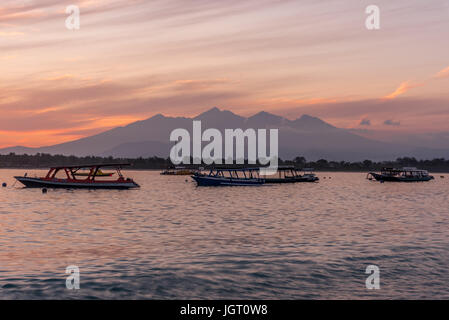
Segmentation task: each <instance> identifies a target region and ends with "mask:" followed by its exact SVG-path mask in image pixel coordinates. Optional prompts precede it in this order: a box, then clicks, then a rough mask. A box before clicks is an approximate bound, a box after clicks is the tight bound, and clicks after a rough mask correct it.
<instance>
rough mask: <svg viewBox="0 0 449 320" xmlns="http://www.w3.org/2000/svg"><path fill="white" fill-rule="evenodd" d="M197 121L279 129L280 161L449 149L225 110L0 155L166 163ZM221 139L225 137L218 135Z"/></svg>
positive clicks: (425, 155) (314, 121)
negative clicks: (174, 136) (175, 137)
mask: <svg viewBox="0 0 449 320" xmlns="http://www.w3.org/2000/svg"><path fill="white" fill-rule="evenodd" d="M193 120H201V122H202V128H203V130H205V129H207V128H216V129H219V130H220V131H222V132H224V129H236V128H242V129H247V128H254V129H270V128H277V129H279V155H280V157H281V158H283V159H293V158H294V157H296V156H303V157H305V158H306V159H308V160H318V159H327V160H334V161H361V160H365V159H370V160H375V161H380V160H393V159H396V158H398V157H404V156H413V157H416V158H418V159H429V158H438V157H446V158H449V150H448V149H434V148H426V147H420V146H409V145H402V144H397V143H387V142H381V141H377V140H373V139H369V138H366V137H362V136H360V135H358V134H356V133H354V132H352V131H351V130H348V129H342V128H337V127H335V126H332V125H330V124H329V123H326V122H325V121H323V120H321V119H319V118H316V117H312V116H309V115H303V116H301V117H300V118H298V119H296V120H289V119H286V118H284V117H281V116H277V115H274V114H271V113H268V112H264V111H262V112H259V113H257V114H255V115H253V116H251V117H242V116H239V115H236V114H235V113H233V112H231V111H227V110H220V109H218V108H216V107H215V108H212V109H210V110H208V111H206V112H204V113H202V114H200V115H198V116H196V117H194V118H186V117H166V116H164V115H162V114H157V115H155V116H153V117H151V118H149V119H146V120H142V121H137V122H133V123H131V124H129V125H127V126H124V127H117V128H114V129H111V130H108V131H105V132H102V133H100V134H96V135H93V136H90V137H86V138H82V139H78V140H75V141H70V142H66V143H62V144H57V145H52V146H46V147H40V148H28V147H22V146H17V147H10V148H4V149H0V154H9V153H11V152H13V153H16V154H36V153H48V154H62V155H76V156H89V155H92V156H113V157H122V158H138V157H151V156H159V157H164V158H166V157H168V155H169V151H170V148H171V147H172V146H173V143H172V142H170V141H169V137H170V133H171V132H172V130H174V129H177V128H185V129H187V130H188V131H190V132H191V131H192V121H193ZM223 136H224V135H223Z"/></svg>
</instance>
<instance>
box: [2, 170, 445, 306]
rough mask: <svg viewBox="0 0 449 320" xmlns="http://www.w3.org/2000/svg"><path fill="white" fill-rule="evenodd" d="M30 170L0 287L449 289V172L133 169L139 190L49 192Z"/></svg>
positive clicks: (53, 291) (262, 291)
mask: <svg viewBox="0 0 449 320" xmlns="http://www.w3.org/2000/svg"><path fill="white" fill-rule="evenodd" d="M28 171H29V174H31V173H34V172H36V173H39V172H38V171H32V170H28ZM23 173H24V170H0V182H3V181H5V182H7V183H8V187H7V188H0V298H2V299H16V298H18V299H25V298H26V299H28V298H31V299H50V298H57V299H86V298H89V299H92V298H101V299H105V298H107V299H108V298H111V299H129V298H131V299H175V298H176V299H221V298H225V299H242V298H248V299H252V298H256V299H316V298H322V299H328V298H334V299H343V298H354V299H380V298H381V299H383V298H393V299H410V298H424V299H430V298H434V299H443V298H445V299H449V269H448V267H449V205H448V191H449V176H447V175H446V178H445V179H441V178H440V175H435V176H436V179H435V181H432V182H428V183H410V184H397V183H384V184H381V183H378V182H372V181H368V180H366V179H365V174H362V173H318V176H319V177H320V178H321V181H320V182H319V183H316V184H307V183H298V184H291V185H272V186H262V187H223V188H198V187H196V186H195V184H194V183H193V182H192V181H191V179H190V177H167V176H160V175H159V173H158V172H128V173H127V175H128V176H131V177H134V178H135V179H136V180H137V182H138V183H140V184H141V186H142V188H141V189H140V190H130V191H101V190H92V191H87V190H49V191H48V193H47V194H42V192H41V190H33V189H22V188H21V187H19V185H18V184H16V186H14V187H13V186H12V184H13V183H14V179H13V178H12V177H13V176H14V175H17V174H23ZM41 174H43V172H42V173H41ZM323 177H326V179H323ZM329 177H332V178H331V179H329ZM371 264H374V265H377V266H378V267H379V268H380V286H381V288H380V290H367V289H366V287H365V280H366V278H367V276H368V275H367V274H365V269H366V267H367V266H368V265H371ZM69 265H76V266H78V267H79V268H80V280H81V283H80V286H81V289H80V290H76V291H71V290H68V289H66V277H67V275H66V274H65V270H66V267H67V266H69Z"/></svg>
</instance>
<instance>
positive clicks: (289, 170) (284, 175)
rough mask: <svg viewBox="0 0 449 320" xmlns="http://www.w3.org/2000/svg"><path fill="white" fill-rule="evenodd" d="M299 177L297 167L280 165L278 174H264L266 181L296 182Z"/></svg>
mask: <svg viewBox="0 0 449 320" xmlns="http://www.w3.org/2000/svg"><path fill="white" fill-rule="evenodd" d="M298 177H299V175H298V172H297V170H296V169H295V167H279V168H278V169H277V173H276V174H274V175H269V176H263V178H264V179H265V183H295V182H298V180H297V179H298Z"/></svg>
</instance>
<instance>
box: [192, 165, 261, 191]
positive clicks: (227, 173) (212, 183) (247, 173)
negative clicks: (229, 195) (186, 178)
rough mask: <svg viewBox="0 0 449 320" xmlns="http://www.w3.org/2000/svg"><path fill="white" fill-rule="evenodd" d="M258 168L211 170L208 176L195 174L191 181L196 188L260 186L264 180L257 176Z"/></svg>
mask: <svg viewBox="0 0 449 320" xmlns="http://www.w3.org/2000/svg"><path fill="white" fill-rule="evenodd" d="M259 171H260V169H259V168H256V169H211V170H210V172H209V174H204V173H196V174H195V175H193V176H192V179H193V180H195V181H196V183H197V184H198V186H207V187H218V186H260V185H263V184H264V183H265V179H261V178H260V176H259Z"/></svg>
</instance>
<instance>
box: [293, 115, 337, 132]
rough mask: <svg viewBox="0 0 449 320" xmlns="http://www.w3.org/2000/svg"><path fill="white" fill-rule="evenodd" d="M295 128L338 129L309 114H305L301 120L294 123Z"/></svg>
mask: <svg viewBox="0 0 449 320" xmlns="http://www.w3.org/2000/svg"><path fill="white" fill-rule="evenodd" d="M293 122H294V123H295V126H296V127H298V128H301V129H320V128H321V129H323V128H327V129H336V128H335V127H334V126H332V125H330V124H329V123H327V122H325V121H323V120H321V119H320V118H317V117H313V116H311V115H308V114H303V115H302V116H301V117H300V118H298V119H296V120H295V121H293Z"/></svg>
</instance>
